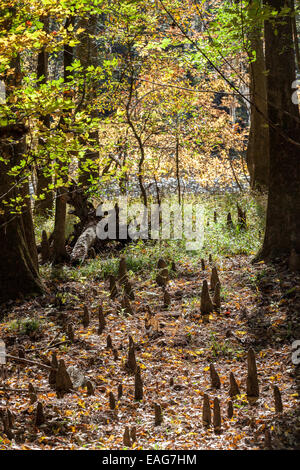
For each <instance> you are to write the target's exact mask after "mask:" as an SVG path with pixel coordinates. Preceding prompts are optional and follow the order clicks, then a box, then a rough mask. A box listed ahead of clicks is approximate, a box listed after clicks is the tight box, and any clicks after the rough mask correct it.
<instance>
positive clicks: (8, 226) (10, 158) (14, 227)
mask: <svg viewBox="0 0 300 470" xmlns="http://www.w3.org/2000/svg"><path fill="white" fill-rule="evenodd" d="M20 82H21V70H20V58H19V56H17V57H16V58H15V59H14V60H13V61H12V63H11V68H10V74H9V75H8V76H7V77H6V80H5V85H6V96H7V103H8V104H9V103H10V101H11V97H12V98H13V100H12V103H13V102H14V95H13V90H14V88H15V87H17V86H19V85H20ZM12 112H13V109H12ZM26 132H27V129H26V127H25V125H24V124H23V123H16V124H12V125H9V126H6V127H2V128H1V129H0V153H1V157H2V159H3V160H2V159H1V160H0V201H1V203H0V246H1V250H2V253H1V263H0V302H4V301H6V300H8V299H15V298H17V297H19V296H20V295H28V294H33V293H39V292H41V291H42V290H43V285H42V283H41V280H40V277H39V273H38V263H37V251H36V245H35V239H34V232H33V223H32V215H31V203H30V200H29V198H28V196H29V191H28V189H29V187H28V183H27V184H25V183H20V181H19V177H18V176H17V177H13V176H11V175H9V174H8V173H9V170H10V169H11V168H12V167H13V166H15V165H17V164H19V163H20V160H21V159H22V157H23V155H24V154H25V152H26V140H25V134H26ZM20 196H22V197H23V198H25V199H24V207H23V210H22V213H21V214H13V213H11V209H10V208H9V205H8V204H4V202H9V201H10V200H11V199H13V198H16V197H20Z"/></svg>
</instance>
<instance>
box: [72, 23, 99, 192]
mask: <svg viewBox="0 0 300 470" xmlns="http://www.w3.org/2000/svg"><path fill="white" fill-rule="evenodd" d="M98 19H99V18H98V15H90V16H89V17H88V18H81V19H80V21H79V24H78V27H79V28H84V30H85V31H84V32H83V33H82V34H81V38H80V39H81V42H80V44H79V45H78V47H77V57H78V59H79V60H80V63H81V65H82V66H83V67H84V69H86V68H87V67H89V66H94V67H97V66H98V65H99V62H98V45H97V42H96V39H95V35H96V34H97V24H98ZM84 86H85V90H83V91H82V93H83V94H84V95H85V99H84V100H83V101H82V106H84V105H85V104H86V103H88V105H90V106H91V118H96V117H98V114H99V113H98V111H97V110H95V109H94V106H93V101H94V100H95V97H96V92H97V81H96V80H95V79H94V78H93V79H92V80H91V82H90V83H88V84H85V85H84ZM88 146H89V147H90V148H89V149H87V150H86V152H85V155H84V157H83V159H81V160H80V161H79V170H80V173H79V183H80V185H81V186H82V187H83V189H88V188H89V187H90V186H91V184H92V181H93V180H95V179H96V178H98V177H99V168H98V160H99V151H98V150H97V147H99V134H98V128H96V129H91V130H90V132H89V141H88ZM94 147H96V149H94Z"/></svg>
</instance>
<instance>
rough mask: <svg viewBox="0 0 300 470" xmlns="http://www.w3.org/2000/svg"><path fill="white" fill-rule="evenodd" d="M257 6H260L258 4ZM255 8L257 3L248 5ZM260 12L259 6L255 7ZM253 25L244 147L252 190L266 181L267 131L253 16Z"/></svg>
mask: <svg viewBox="0 0 300 470" xmlns="http://www.w3.org/2000/svg"><path fill="white" fill-rule="evenodd" d="M259 4H260V2H259ZM259 6H260V5H259ZM254 7H255V8H256V9H257V2H251V4H250V5H249V8H250V9H251V8H254ZM257 11H258V13H260V9H258V10H257ZM254 21H255V25H254V26H251V31H250V33H249V41H250V50H251V52H252V51H255V54H256V60H255V61H254V62H251V63H250V94H251V103H252V105H251V117H250V132H249V140H248V148H247V166H248V171H249V174H250V184H251V187H252V189H266V188H267V186H268V180H269V152H268V145H269V132H268V127H267V123H266V119H265V118H264V116H266V115H267V83H266V68H265V57H264V47H263V25H262V23H261V21H259V18H257V17H255V18H254Z"/></svg>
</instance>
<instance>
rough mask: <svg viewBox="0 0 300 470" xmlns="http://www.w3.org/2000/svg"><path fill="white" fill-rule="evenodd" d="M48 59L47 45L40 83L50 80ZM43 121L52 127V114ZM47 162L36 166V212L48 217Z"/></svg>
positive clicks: (39, 67)
mask: <svg viewBox="0 0 300 470" xmlns="http://www.w3.org/2000/svg"><path fill="white" fill-rule="evenodd" d="M41 20H42V21H43V24H44V31H45V32H46V33H48V32H49V18H42V19H41ZM48 59H49V54H48V52H47V50H46V47H45V46H43V47H42V49H41V51H40V52H39V54H38V60H37V78H38V79H41V81H40V82H39V83H40V84H44V83H47V80H48ZM41 120H42V123H43V125H44V127H45V128H46V129H49V128H50V116H49V115H47V116H43V117H42V119H41ZM39 146H40V147H41V148H42V147H43V146H44V141H43V139H42V138H40V139H39ZM44 168H45V163H44V162H42V163H41V165H37V166H36V178H37V186H36V195H37V196H38V198H39V197H40V196H42V198H41V199H38V200H37V201H36V203H35V206H34V213H35V214H37V215H42V216H44V217H46V216H47V215H48V214H49V212H50V211H52V209H53V191H51V190H49V189H48V188H49V184H51V183H52V177H51V176H48V175H47V174H46V173H45V169H44Z"/></svg>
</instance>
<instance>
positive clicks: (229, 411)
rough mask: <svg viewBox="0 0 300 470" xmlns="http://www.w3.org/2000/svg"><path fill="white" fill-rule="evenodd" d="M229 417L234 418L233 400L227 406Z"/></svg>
mask: <svg viewBox="0 0 300 470" xmlns="http://www.w3.org/2000/svg"><path fill="white" fill-rule="evenodd" d="M227 417H228V419H231V418H232V417H233V403H232V401H231V400H230V401H229V402H228V406H227Z"/></svg>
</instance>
